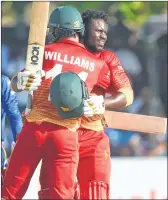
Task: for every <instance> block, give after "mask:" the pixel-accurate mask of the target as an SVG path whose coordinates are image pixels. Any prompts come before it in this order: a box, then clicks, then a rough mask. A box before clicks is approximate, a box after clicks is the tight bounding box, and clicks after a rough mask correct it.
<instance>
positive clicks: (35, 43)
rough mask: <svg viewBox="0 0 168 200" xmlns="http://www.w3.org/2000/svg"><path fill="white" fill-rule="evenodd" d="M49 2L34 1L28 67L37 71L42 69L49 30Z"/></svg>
mask: <svg viewBox="0 0 168 200" xmlns="http://www.w3.org/2000/svg"><path fill="white" fill-rule="evenodd" d="M48 14H49V2H33V3H32V12H31V22H30V31H29V40H28V49H27V59H26V67H25V68H26V69H27V70H29V71H32V72H36V71H38V70H41V69H42V62H43V54H44V46H45V38H46V32H47V24H48Z"/></svg>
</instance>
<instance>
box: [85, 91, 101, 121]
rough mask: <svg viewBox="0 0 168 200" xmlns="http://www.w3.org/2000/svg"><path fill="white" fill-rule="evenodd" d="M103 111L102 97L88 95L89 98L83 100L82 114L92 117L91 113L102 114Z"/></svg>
mask: <svg viewBox="0 0 168 200" xmlns="http://www.w3.org/2000/svg"><path fill="white" fill-rule="evenodd" d="M104 111H105V106H104V97H103V96H102V95H100V96H90V98H89V99H87V100H84V116H85V117H92V116H93V115H97V114H103V113H104Z"/></svg>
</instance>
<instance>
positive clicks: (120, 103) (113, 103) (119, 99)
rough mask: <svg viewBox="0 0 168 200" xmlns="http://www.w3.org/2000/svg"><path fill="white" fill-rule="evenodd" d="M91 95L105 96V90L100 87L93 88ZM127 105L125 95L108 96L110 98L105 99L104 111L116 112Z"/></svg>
mask: <svg viewBox="0 0 168 200" xmlns="http://www.w3.org/2000/svg"><path fill="white" fill-rule="evenodd" d="M93 93H95V94H97V95H102V94H104V96H105V90H103V89H102V88H100V87H95V88H94V89H93ZM126 104H127V99H126V96H125V94H123V93H122V92H117V93H116V94H115V95H113V96H110V97H105V109H106V110H109V111H111V110H117V109H121V108H124V107H125V106H126Z"/></svg>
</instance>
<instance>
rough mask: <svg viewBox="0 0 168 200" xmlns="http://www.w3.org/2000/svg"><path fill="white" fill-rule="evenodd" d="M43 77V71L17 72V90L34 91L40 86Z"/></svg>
mask: <svg viewBox="0 0 168 200" xmlns="http://www.w3.org/2000/svg"><path fill="white" fill-rule="evenodd" d="M44 75H45V72H44V71H43V70H40V71H37V72H35V73H32V72H30V71H28V70H24V71H23V72H19V73H18V75H17V88H18V89H19V90H26V91H34V90H37V89H38V87H39V86H40V85H41V81H42V77H43V76H44Z"/></svg>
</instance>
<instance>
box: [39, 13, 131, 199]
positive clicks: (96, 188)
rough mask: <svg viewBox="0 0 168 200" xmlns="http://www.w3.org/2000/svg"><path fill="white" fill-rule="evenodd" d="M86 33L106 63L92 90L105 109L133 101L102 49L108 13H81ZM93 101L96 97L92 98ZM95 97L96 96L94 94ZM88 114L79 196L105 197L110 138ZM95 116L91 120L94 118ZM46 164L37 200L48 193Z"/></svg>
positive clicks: (81, 142)
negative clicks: (101, 100)
mask: <svg viewBox="0 0 168 200" xmlns="http://www.w3.org/2000/svg"><path fill="white" fill-rule="evenodd" d="M82 17H83V21H84V25H85V34H84V38H83V40H84V41H83V42H84V44H85V46H86V47H87V49H88V50H89V51H90V52H92V53H93V54H94V55H95V56H96V57H99V58H101V59H102V60H105V62H106V64H107V65H106V66H104V68H103V69H102V71H101V73H100V77H99V79H98V83H97V84H96V86H95V87H94V88H93V90H92V93H94V94H96V95H102V96H105V93H110V94H112V96H111V97H108V98H106V99H105V108H106V109H107V110H112V109H118V108H123V107H125V106H128V105H130V104H131V103H132V101H133V91H132V88H131V85H130V82H129V79H128V77H127V75H126V74H125V72H124V70H123V68H122V66H121V64H120V61H119V59H118V58H117V56H116V55H115V54H114V53H113V52H110V51H107V50H104V49H103V48H104V44H105V42H106V40H107V30H108V24H107V14H105V13H104V12H102V11H91V10H88V11H86V12H83V13H82ZM92 98H93V101H94V98H95V97H92ZM96 98H97V97H96ZM94 103H95V102H94ZM85 109H86V110H87V113H88V115H87V116H88V117H86V115H85V117H82V118H81V125H80V128H79V129H78V134H79V135H78V137H79V165H78V172H77V179H78V183H79V187H80V195H79V196H80V198H81V199H108V198H109V185H110V169H111V166H110V148H109V140H108V138H107V136H106V135H105V134H104V132H103V129H101V128H102V127H101V128H100V129H99V127H100V126H99V125H100V123H101V122H100V120H99V118H97V119H95V118H96V117H97V116H95V115H94V116H92V114H93V110H92V109H90V108H89V107H87V105H86V107H85ZM93 119H94V120H93ZM45 166H46V163H45V162H43V165H42V170H41V176H40V183H41V191H40V192H39V198H40V199H46V198H47V196H48V191H47V189H46V188H48V186H47V177H46V175H45Z"/></svg>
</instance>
